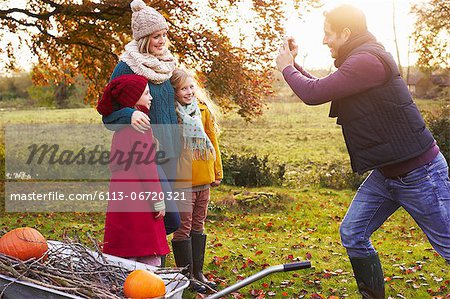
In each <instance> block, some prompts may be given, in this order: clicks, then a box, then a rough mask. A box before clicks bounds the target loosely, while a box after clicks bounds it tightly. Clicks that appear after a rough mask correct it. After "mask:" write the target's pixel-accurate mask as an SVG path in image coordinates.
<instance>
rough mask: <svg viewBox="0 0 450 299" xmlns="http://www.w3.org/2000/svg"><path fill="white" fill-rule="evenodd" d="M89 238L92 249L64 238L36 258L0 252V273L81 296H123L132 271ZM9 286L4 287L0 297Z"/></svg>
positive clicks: (176, 270) (175, 270)
mask: <svg viewBox="0 0 450 299" xmlns="http://www.w3.org/2000/svg"><path fill="white" fill-rule="evenodd" d="M91 241H92V242H93V245H94V249H93V250H92V249H90V248H88V247H87V246H85V245H83V244H82V243H81V242H80V241H79V240H73V239H69V238H66V239H65V240H64V242H62V245H61V246H58V247H56V248H52V247H51V248H50V249H49V250H48V251H47V253H46V255H44V256H43V257H42V258H40V259H38V260H36V259H30V260H27V261H21V260H19V259H16V258H14V257H10V256H7V255H3V254H0V274H3V275H6V276H9V277H13V278H15V279H16V280H22V281H27V282H31V283H34V284H37V285H40V286H44V287H48V288H52V289H55V290H59V291H62V292H66V293H69V294H73V295H78V296H81V297H87V298H105V299H106V298H108V299H109V298H111V299H113V298H114V299H116V298H124V295H123V284H124V281H125V279H126V277H127V276H128V274H129V273H130V272H131V270H129V269H126V268H124V267H121V266H118V265H114V264H112V263H109V262H108V261H107V259H106V258H105V256H104V255H103V254H102V252H101V250H100V249H99V246H98V244H97V242H96V241H95V240H93V239H92V238H91ZM182 270H183V269H180V268H161V269H158V270H156V271H154V273H155V274H168V273H181V271H182ZM177 277H180V278H177ZM182 277H183V276H181V275H175V276H174V278H173V279H172V280H170V281H166V280H165V281H164V282H165V283H166V285H167V284H169V283H171V282H173V281H177V283H179V282H180V281H181V280H182ZM16 280H15V281H16ZM15 281H13V282H11V283H10V284H13V283H15ZM10 284H9V285H10ZM9 285H6V286H4V287H3V290H2V292H1V293H0V298H1V297H2V295H3V293H4V292H5V291H6V289H7V288H8V286H9Z"/></svg>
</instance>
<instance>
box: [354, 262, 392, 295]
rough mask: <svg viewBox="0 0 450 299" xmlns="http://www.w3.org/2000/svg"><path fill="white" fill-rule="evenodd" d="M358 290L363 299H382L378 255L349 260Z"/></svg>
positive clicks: (382, 278)
mask: <svg viewBox="0 0 450 299" xmlns="http://www.w3.org/2000/svg"><path fill="white" fill-rule="evenodd" d="M350 262H351V263H352V267H353V273H354V274H355V279H356V283H357V284H358V290H359V292H360V293H361V295H362V298H363V299H384V298H385V291H384V275H383V269H382V268H381V263H380V258H379V257H378V254H374V255H370V256H368V257H364V258H350Z"/></svg>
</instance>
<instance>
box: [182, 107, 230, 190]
mask: <svg viewBox="0 0 450 299" xmlns="http://www.w3.org/2000/svg"><path fill="white" fill-rule="evenodd" d="M198 107H199V109H200V112H201V115H202V124H203V128H204V129H205V133H206V135H208V137H209V139H210V140H211V143H212V144H213V146H214V150H215V151H216V160H213V157H211V159H209V160H192V154H191V151H190V150H188V149H183V151H182V153H181V155H180V158H179V161H178V169H177V170H178V179H179V182H177V184H176V187H177V188H189V187H194V186H201V185H207V184H211V183H212V182H214V181H215V180H221V179H222V178H223V170H222V159H221V156H220V149H219V143H218V142H217V136H216V130H215V128H214V121H213V119H212V117H211V112H210V111H209V109H208V107H207V106H206V105H205V104H203V103H200V102H199V103H198ZM191 167H192V168H191ZM190 170H191V171H190ZM191 173H192V174H191ZM180 180H181V182H180Z"/></svg>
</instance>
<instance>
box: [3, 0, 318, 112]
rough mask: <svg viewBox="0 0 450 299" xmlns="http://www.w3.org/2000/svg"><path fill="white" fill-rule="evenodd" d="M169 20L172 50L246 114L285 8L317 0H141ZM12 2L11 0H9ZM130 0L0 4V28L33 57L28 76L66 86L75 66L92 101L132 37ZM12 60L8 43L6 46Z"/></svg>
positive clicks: (255, 105)
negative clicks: (31, 72)
mask: <svg viewBox="0 0 450 299" xmlns="http://www.w3.org/2000/svg"><path fill="white" fill-rule="evenodd" d="M146 2H147V4H148V5H149V6H152V7H154V8H155V9H157V10H158V11H160V12H161V13H162V14H163V15H164V16H165V17H166V19H167V21H168V23H169V39H170V41H171V46H170V48H171V50H172V52H173V53H176V54H177V55H178V57H179V60H180V62H181V63H184V64H186V65H187V66H188V67H191V68H194V69H195V70H196V71H197V73H198V75H199V78H200V80H201V82H203V84H204V86H205V87H206V88H207V89H208V90H209V92H210V93H211V96H212V97H213V98H214V99H215V100H216V101H217V102H218V103H219V104H220V105H222V106H223V107H231V106H233V105H237V106H238V107H239V113H240V114H241V115H242V116H244V117H246V118H249V117H252V116H254V115H258V114H261V112H262V108H263V101H262V98H263V97H264V96H265V95H267V94H269V93H270V92H271V84H270V83H271V80H272V69H273V67H274V63H273V60H274V58H275V55H276V52H277V49H278V47H279V46H280V42H281V38H282V35H283V34H284V28H283V26H282V24H283V22H284V18H285V17H284V16H285V15H287V14H286V11H287V10H292V9H296V10H297V11H298V12H299V13H301V12H302V11H303V10H305V9H309V8H311V7H312V6H316V5H318V2H319V0H292V1H288V0H242V1H235V0H220V1H215V0H168V1H158V0H153V1H146ZM11 3H14V1H11ZM129 3H130V1H123V0H100V1H98V0H84V1H73V0H30V1H27V4H26V6H25V7H23V8H20V7H4V8H3V9H1V10H0V22H1V28H2V29H0V30H1V31H3V33H5V31H8V32H9V33H14V34H20V33H21V32H26V33H27V35H26V36H27V37H23V36H22V35H19V37H20V38H21V39H22V41H23V42H24V43H27V44H28V46H29V47H30V48H31V50H32V51H33V53H35V54H36V55H37V56H38V58H39V63H38V64H37V66H36V67H35V69H34V77H33V79H34V82H36V83H39V84H45V83H53V84H55V85H56V86H69V85H70V84H72V83H73V81H74V78H75V77H76V75H77V74H82V75H83V76H84V78H85V79H86V80H87V83H88V93H87V97H86V99H87V100H88V101H90V102H91V103H94V102H95V101H96V99H97V98H98V96H99V94H100V93H101V91H102V88H103V87H104V86H105V84H106V83H107V81H108V80H109V76H110V74H111V72H112V70H113V68H114V66H115V65H116V63H117V62H118V58H119V56H120V54H121V53H122V51H123V48H124V45H125V44H126V43H128V42H129V41H130V40H131V26H130V23H131V9H130V7H129ZM7 53H8V57H9V59H10V61H12V62H13V61H14V58H16V59H17V58H18V57H15V56H14V53H15V51H14V49H13V46H12V45H11V44H10V45H9V48H8V49H7Z"/></svg>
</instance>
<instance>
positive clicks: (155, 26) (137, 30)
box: [130, 0, 169, 40]
mask: <svg viewBox="0 0 450 299" xmlns="http://www.w3.org/2000/svg"><path fill="white" fill-rule="evenodd" d="M130 6H131V10H132V11H133V14H132V16H131V29H132V30H133V38H134V39H135V40H140V39H141V38H143V37H145V36H147V35H150V34H152V33H154V32H156V31H160V30H163V29H166V30H168V29H169V26H167V22H166V19H165V18H164V17H163V16H162V15H161V14H160V13H159V12H157V11H156V10H155V9H154V8H152V7H149V6H147V5H146V4H145V2H144V1H142V0H133V2H131V4H130Z"/></svg>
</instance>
